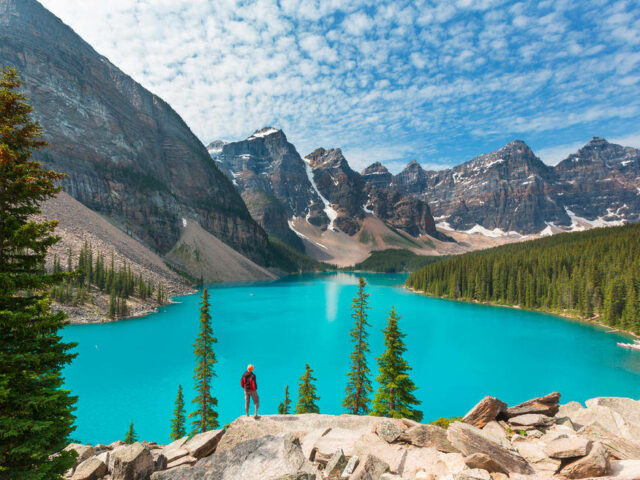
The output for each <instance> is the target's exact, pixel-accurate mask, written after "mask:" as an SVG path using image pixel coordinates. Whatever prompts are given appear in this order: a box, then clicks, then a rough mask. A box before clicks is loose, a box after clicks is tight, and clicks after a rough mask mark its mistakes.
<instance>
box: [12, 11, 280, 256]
mask: <svg viewBox="0 0 640 480" xmlns="http://www.w3.org/2000/svg"><path fill="white" fill-rule="evenodd" d="M0 66H14V67H16V68H17V69H18V71H19V73H20V75H21V77H22V79H23V80H24V91H25V93H26V94H27V96H28V97H29V102H30V103H31V104H32V105H33V107H34V109H35V116H36V118H37V119H38V120H39V122H40V124H41V125H42V127H43V130H44V132H45V139H46V140H47V141H48V142H49V146H48V147H47V148H44V149H43V150H42V151H40V152H38V154H37V155H36V158H37V159H38V160H40V161H42V162H43V163H44V164H45V165H46V166H47V167H50V168H53V169H56V170H58V171H61V172H64V173H67V174H68V175H69V176H68V177H67V179H66V180H65V182H64V189H65V191H66V192H68V193H69V194H70V195H71V196H73V197H74V198H76V199H77V200H79V201H80V202H82V203H83V204H85V205H86V206H88V207H90V208H91V209H92V210H94V211H97V212H99V213H102V214H104V215H106V216H108V217H109V218H110V220H111V221H113V222H114V223H115V224H117V225H118V226H119V227H120V228H121V229H122V230H124V231H125V232H127V233H129V234H130V235H133V236H135V237H136V238H138V239H140V240H141V241H142V242H143V243H145V244H146V245H148V246H150V247H152V248H153V249H154V250H156V251H158V252H160V253H165V252H167V251H169V250H170V249H171V248H172V247H173V246H174V245H175V243H176V242H177V240H178V239H179V237H180V235H181V225H182V219H183V218H189V219H192V220H194V221H197V222H198V223H199V224H200V225H202V227H203V228H204V229H206V230H207V231H209V232H210V233H212V234H214V235H215V236H216V237H218V238H219V239H221V240H222V241H224V242H226V243H227V244H229V245H231V246H232V247H233V248H235V249H237V250H239V251H241V252H242V253H244V254H246V255H248V256H250V257H251V258H253V259H255V260H257V261H260V262H262V263H265V261H266V260H265V255H266V252H268V241H267V236H266V234H265V232H264V231H263V230H262V229H261V228H260V226H259V225H258V224H257V223H256V222H255V221H254V220H253V219H252V218H251V216H250V214H249V212H248V210H247V209H246V207H245V205H244V203H243V202H242V199H241V198H240V196H239V195H238V193H237V192H236V191H235V189H234V188H233V185H232V184H231V182H230V181H229V180H228V179H227V178H226V177H225V176H224V175H223V174H222V173H221V172H220V170H219V169H218V168H217V167H216V165H215V164H214V163H213V162H211V159H210V157H209V155H208V153H207V150H206V149H205V147H204V146H203V145H202V143H201V142H200V141H199V140H198V139H197V138H196V137H195V135H193V133H192V132H191V131H190V130H189V128H188V126H187V125H186V124H185V123H184V121H183V120H182V119H181V118H180V116H179V115H178V114H177V113H176V112H175V111H174V110H173V109H172V108H171V107H170V106H169V105H168V104H166V103H165V102H164V101H163V100H162V99H161V98H159V97H157V96H156V95H153V94H152V93H150V92H149V91H147V90H146V89H144V88H143V87H142V86H141V85H139V84H138V83H136V82H135V81H134V80H132V79H131V78H130V77H128V76H127V75H125V74H124V73H123V72H121V71H120V70H119V69H118V68H117V67H115V66H114V65H113V64H111V63H110V62H109V61H108V60H107V59H106V58H104V57H102V56H101V55H99V54H98V53H97V52H95V51H94V50H93V48H91V46H90V45H88V44H87V43H86V42H84V41H83V40H82V39H81V38H80V37H79V36H78V35H76V34H75V33H74V32H73V30H71V29H70V28H69V27H67V26H66V25H65V24H63V23H62V22H61V21H60V20H59V19H58V18H57V17H55V16H54V15H52V14H51V13H50V12H49V11H47V10H46V9H45V8H43V7H42V6H41V5H40V4H39V3H38V2H37V1H35V0H0Z"/></svg>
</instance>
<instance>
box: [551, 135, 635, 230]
mask: <svg viewBox="0 0 640 480" xmlns="http://www.w3.org/2000/svg"><path fill="white" fill-rule="evenodd" d="M555 171H556V174H557V175H558V186H557V188H556V192H555V194H554V196H553V198H554V200H555V201H556V202H559V203H561V204H562V205H564V207H565V208H567V209H568V210H570V211H572V212H573V213H575V214H576V215H578V216H579V217H584V218H587V219H590V220H593V219H596V218H599V217H602V218H603V220H605V221H606V220H609V221H616V220H618V221H619V220H621V219H625V220H628V221H631V222H637V221H640V195H638V187H640V150H638V149H636V148H631V147H623V146H621V145H615V144H612V143H609V142H607V141H606V140H605V139H604V138H599V137H593V138H592V139H591V141H590V142H589V143H587V144H586V145H585V146H584V147H582V148H581V149H580V150H578V151H577V152H576V153H573V154H571V155H569V156H568V157H567V158H566V159H565V160H563V161H561V162H560V163H559V164H558V165H557V166H556V167H555Z"/></svg>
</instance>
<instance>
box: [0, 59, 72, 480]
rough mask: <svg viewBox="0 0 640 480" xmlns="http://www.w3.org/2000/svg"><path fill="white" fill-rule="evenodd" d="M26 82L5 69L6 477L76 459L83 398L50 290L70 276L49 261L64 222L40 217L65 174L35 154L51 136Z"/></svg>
mask: <svg viewBox="0 0 640 480" xmlns="http://www.w3.org/2000/svg"><path fill="white" fill-rule="evenodd" d="M21 85H22V83H21V81H20V80H19V78H18V74H17V72H16V71H15V70H14V69H12V68H8V69H4V70H0V477H3V478H4V476H5V475H8V476H10V477H11V478H12V479H17V480H23V479H24V480H26V479H35V478H38V479H39V478H59V477H61V476H62V475H63V474H64V473H65V472H66V471H67V470H68V469H69V468H70V467H71V466H72V465H73V463H74V455H73V454H72V453H71V452H64V451H62V449H63V448H64V447H65V446H66V445H67V444H68V443H69V436H70V434H71V432H72V431H73V430H74V428H75V427H74V426H73V421H74V416H73V410H74V409H75V407H74V403H75V401H76V399H75V397H72V396H71V395H70V392H69V391H68V390H64V389H63V388H62V387H63V377H62V369H63V368H64V366H65V365H66V364H68V363H69V362H71V360H72V359H73V358H74V357H75V354H73V353H70V350H71V349H72V348H73V347H74V346H75V344H71V343H63V342H62V341H61V340H62V339H61V337H60V335H59V333H58V332H59V330H60V329H61V328H62V327H63V326H64V325H65V324H66V321H65V318H66V317H65V315H64V313H63V312H61V311H59V312H52V311H51V309H50V306H51V303H50V300H49V299H48V298H47V296H46V291H47V289H49V288H51V287H53V286H55V285H56V284H58V283H59V282H60V281H61V280H62V279H63V278H64V277H65V274H64V273H61V272H56V273H51V274H48V273H46V272H45V269H44V264H45V257H46V254H47V250H48V249H49V248H50V247H51V246H52V245H54V244H55V243H56V242H58V240H59V238H58V237H57V236H55V234H54V229H55V226H56V224H57V222H55V221H47V222H38V221H36V220H34V219H33V216H34V215H36V214H38V213H40V207H39V205H40V204H41V203H42V202H43V201H45V200H47V199H49V198H52V197H54V196H55V195H56V193H58V192H59V191H60V187H58V186H57V184H58V182H60V180H61V179H62V178H63V177H64V175H63V174H61V173H57V172H53V171H47V170H44V169H43V168H42V166H41V165H40V164H39V163H38V162H35V161H33V160H32V159H31V154H32V152H33V150H37V149H39V148H41V147H43V146H45V145H46V143H45V142H43V141H41V140H40V135H41V129H40V126H39V125H38V123H37V122H34V121H33V120H32V119H31V114H32V112H33V109H32V108H31V107H30V106H29V105H28V104H27V102H26V97H25V96H24V95H22V94H21V93H19V89H20V86H21ZM57 452H60V453H59V454H58V455H53V454H54V453H57Z"/></svg>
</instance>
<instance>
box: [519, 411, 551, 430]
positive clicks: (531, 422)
mask: <svg viewBox="0 0 640 480" xmlns="http://www.w3.org/2000/svg"><path fill="white" fill-rule="evenodd" d="M509 423H510V424H511V425H515V426H520V427H544V426H549V425H552V424H553V419H552V418H551V417H548V416H546V415H542V414H540V413H525V414H524V415H518V416H517V417H512V418H510V419H509Z"/></svg>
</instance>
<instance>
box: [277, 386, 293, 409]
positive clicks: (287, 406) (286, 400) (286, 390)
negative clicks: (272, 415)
mask: <svg viewBox="0 0 640 480" xmlns="http://www.w3.org/2000/svg"><path fill="white" fill-rule="evenodd" d="M290 408H291V399H290V398H289V385H287V386H285V387H284V400H283V401H282V402H280V405H278V413H279V414H280V415H289V409H290Z"/></svg>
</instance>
